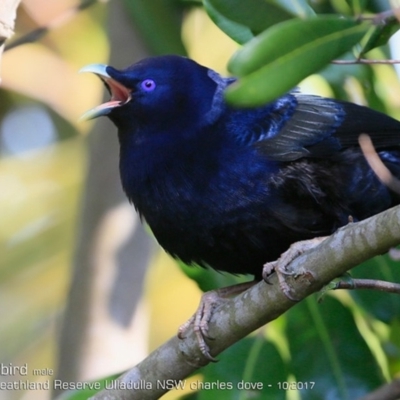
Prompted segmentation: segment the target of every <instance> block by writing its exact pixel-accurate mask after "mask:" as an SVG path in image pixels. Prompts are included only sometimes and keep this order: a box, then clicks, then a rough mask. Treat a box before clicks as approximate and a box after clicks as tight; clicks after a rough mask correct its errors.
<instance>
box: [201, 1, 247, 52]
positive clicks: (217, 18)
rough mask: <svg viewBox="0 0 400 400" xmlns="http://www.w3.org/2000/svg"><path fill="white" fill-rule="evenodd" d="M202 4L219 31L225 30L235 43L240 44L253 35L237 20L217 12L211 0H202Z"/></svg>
mask: <svg viewBox="0 0 400 400" xmlns="http://www.w3.org/2000/svg"><path fill="white" fill-rule="evenodd" d="M203 4H204V8H205V9H206V11H207V14H208V15H209V16H210V18H211V19H212V20H213V21H214V23H215V25H217V26H218V27H219V28H220V29H221V31H223V32H225V33H226V34H227V35H228V36H229V37H231V38H232V39H233V40H234V41H236V42H237V43H240V44H243V43H246V42H248V41H249V40H250V39H252V38H253V37H254V35H253V33H252V32H251V30H250V28H248V27H247V26H245V25H242V24H240V23H238V22H235V21H232V20H230V19H229V18H227V17H226V16H225V15H223V14H221V13H220V12H218V11H217V10H216V9H215V8H214V7H213V6H212V1H210V0H203Z"/></svg>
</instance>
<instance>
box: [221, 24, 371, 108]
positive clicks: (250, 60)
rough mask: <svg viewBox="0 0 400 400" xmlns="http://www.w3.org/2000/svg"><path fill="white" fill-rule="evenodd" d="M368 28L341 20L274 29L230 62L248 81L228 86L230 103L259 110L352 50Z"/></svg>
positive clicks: (244, 48)
mask: <svg viewBox="0 0 400 400" xmlns="http://www.w3.org/2000/svg"><path fill="white" fill-rule="evenodd" d="M368 29H369V25H366V24H359V23H357V22H355V21H353V20H351V19H344V18H342V19H338V18H337V17H335V16H323V17H318V18H314V17H313V18H308V19H305V20H300V19H293V20H290V21H286V22H283V23H281V24H278V25H276V26H274V27H272V28H270V29H268V30H267V31H265V32H264V33H262V34H261V35H259V36H257V37H256V38H254V39H253V40H251V41H250V42H249V43H248V44H246V45H245V46H244V47H243V48H242V49H241V50H239V51H238V52H237V53H236V54H235V55H234V56H233V57H232V59H231V60H230V62H229V66H228V67H229V69H230V71H231V72H232V73H233V74H235V75H238V76H241V77H242V78H241V79H240V80H239V81H237V82H235V83H234V84H232V85H230V86H229V87H228V89H227V91H226V99H227V101H228V102H230V103H232V104H233V105H236V106H241V107H254V106H259V105H262V104H265V103H267V102H269V101H272V100H274V99H275V98H277V97H279V96H281V95H282V94H284V93H285V92H287V91H288V90H290V89H292V88H293V87H294V86H295V85H296V84H298V82H299V81H300V80H302V79H304V78H306V77H307V76H308V75H310V74H312V73H315V72H317V71H318V70H320V69H321V68H323V67H324V66H325V65H326V64H328V63H329V61H331V60H332V59H334V58H336V57H338V56H340V55H341V54H343V53H344V52H346V51H348V50H349V49H350V48H351V47H352V46H354V45H355V44H356V43H357V42H359V40H360V39H361V38H362V37H363V36H364V34H365V33H366V32H367V30H368Z"/></svg>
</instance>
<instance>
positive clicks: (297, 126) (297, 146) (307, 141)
mask: <svg viewBox="0 0 400 400" xmlns="http://www.w3.org/2000/svg"><path fill="white" fill-rule="evenodd" d="M292 96H294V98H295V99H296V106H295V107H294V109H293V111H292V113H291V115H290V117H289V118H286V121H285V122H284V124H283V125H282V126H281V127H280V129H279V130H275V133H273V134H270V135H267V136H266V137H261V136H260V137H259V140H257V141H255V142H254V143H253V145H254V146H256V147H257V148H258V149H259V150H260V151H261V152H262V153H263V154H265V155H267V156H268V157H269V158H270V159H273V160H276V161H293V160H297V159H299V158H302V157H314V158H323V157H328V156H331V155H332V154H334V153H335V152H337V151H340V150H341V149H344V148H347V147H352V146H358V137H359V135H360V134H361V133H366V134H368V135H370V137H371V139H372V141H373V143H374V145H375V147H376V148H378V149H379V148H388V147H392V146H400V122H399V121H396V120H395V119H393V118H391V117H388V116H387V115H385V114H382V113H380V112H377V111H374V110H371V109H369V108H367V107H362V106H358V105H355V104H352V103H347V102H342V101H337V100H333V99H326V98H322V97H318V96H311V95H301V94H297V93H295V94H292ZM274 112H275V111H273V113H274Z"/></svg>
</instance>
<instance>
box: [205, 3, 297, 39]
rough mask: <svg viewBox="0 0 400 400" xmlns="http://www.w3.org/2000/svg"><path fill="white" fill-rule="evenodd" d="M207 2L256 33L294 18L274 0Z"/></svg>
mask: <svg viewBox="0 0 400 400" xmlns="http://www.w3.org/2000/svg"><path fill="white" fill-rule="evenodd" d="M206 3H207V4H208V6H211V7H212V8H213V9H214V10H215V11H216V12H218V13H219V14H220V15H222V16H224V17H225V18H226V19H228V20H230V21H233V22H236V23H238V24H240V25H242V26H243V25H244V26H247V27H248V28H249V29H250V30H251V31H252V32H253V33H255V34H258V33H260V32H262V31H263V30H264V29H267V28H269V27H270V26H272V25H274V24H277V23H279V22H282V21H285V20H287V19H290V18H293V14H291V13H290V12H288V11H286V10H285V9H284V7H283V6H281V5H279V4H277V3H276V2H274V1H272V0H269V1H267V0H246V1H243V0H208V1H206ZM221 29H222V28H221Z"/></svg>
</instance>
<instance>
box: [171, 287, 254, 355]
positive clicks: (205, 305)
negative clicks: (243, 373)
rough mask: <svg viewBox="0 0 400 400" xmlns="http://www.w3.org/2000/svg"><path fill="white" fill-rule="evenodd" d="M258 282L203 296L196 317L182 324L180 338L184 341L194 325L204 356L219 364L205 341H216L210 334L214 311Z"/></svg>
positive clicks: (179, 332)
mask: <svg viewBox="0 0 400 400" xmlns="http://www.w3.org/2000/svg"><path fill="white" fill-rule="evenodd" d="M255 283H257V282H256V281H250V282H245V283H239V284H237V285H233V286H227V287H224V288H221V289H217V290H211V291H209V292H206V293H204V294H203V296H202V297H201V300H200V304H199V307H198V308H197V310H196V312H195V313H194V315H193V316H192V317H191V318H190V319H189V320H187V321H186V322H185V323H184V324H182V325H181V326H180V327H179V329H178V338H179V339H184V338H185V334H186V332H187V330H188V329H189V327H190V326H191V325H192V324H193V330H194V333H195V335H196V339H197V343H198V345H199V348H200V351H201V352H202V354H203V355H204V356H205V357H206V358H207V359H208V360H210V361H213V362H217V361H218V360H217V359H216V358H214V357H213V356H212V355H211V354H210V347H209V346H208V344H207V343H206V340H205V339H208V340H214V338H213V337H211V336H210V335H209V333H208V325H209V322H210V320H211V317H212V315H213V313H214V310H215V309H216V308H217V307H219V306H220V305H222V304H223V303H224V302H225V301H226V300H227V299H228V298H229V297H232V296H234V295H236V294H239V293H242V292H244V291H245V290H246V289H248V288H250V287H251V286H253V285H254V284H255Z"/></svg>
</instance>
